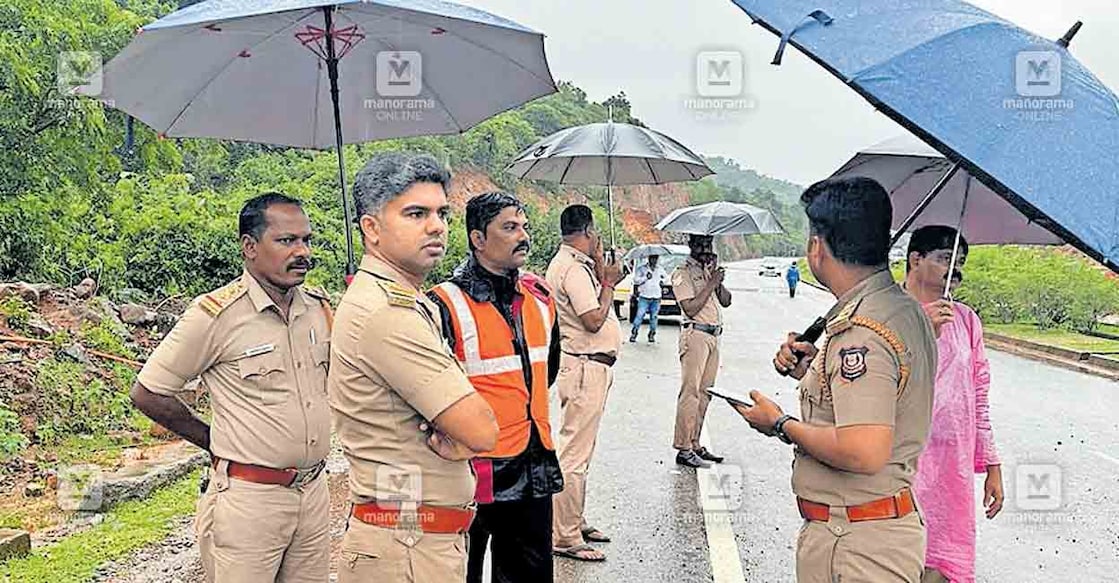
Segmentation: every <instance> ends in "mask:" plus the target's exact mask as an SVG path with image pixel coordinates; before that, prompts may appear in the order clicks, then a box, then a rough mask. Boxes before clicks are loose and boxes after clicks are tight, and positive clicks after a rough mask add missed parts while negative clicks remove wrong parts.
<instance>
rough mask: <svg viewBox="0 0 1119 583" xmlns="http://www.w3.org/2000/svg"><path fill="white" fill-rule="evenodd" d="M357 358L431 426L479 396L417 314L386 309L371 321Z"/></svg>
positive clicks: (375, 313)
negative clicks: (474, 395)
mask: <svg viewBox="0 0 1119 583" xmlns="http://www.w3.org/2000/svg"><path fill="white" fill-rule="evenodd" d="M368 318H369V321H368V322H367V323H366V326H365V327H364V330H363V331H362V334H361V337H360V347H361V348H360V351H359V353H358V354H356V355H355V357H356V360H357V365H358V368H360V369H363V370H362V372H363V373H364V374H366V375H367V376H370V377H374V378H375V377H376V376H379V377H380V378H382V379H384V381H385V383H386V384H387V385H388V386H389V387H391V388H392V390H393V391H395V392H396V393H397V394H398V395H400V397H401V398H402V399H404V401H406V402H407V403H408V404H409V405H410V406H411V407H412V408H413V409H415V410H416V411H419V413H420V415H422V416H423V417H424V418H425V419H427V420H429V421H431V420H434V419H435V418H436V417H438V416H439V414H440V413H442V412H443V411H445V410H447V408H449V407H450V406H451V405H454V404H455V403H457V402H458V401H459V400H461V399H462V398H463V397H466V396H467V395H470V394H472V393H474V387H473V386H472V385H471V384H470V379H468V378H467V377H466V373H465V372H463V370H462V367H461V366H460V365H459V363H458V361H457V360H455V359H454V357H452V356H451V355H450V354H449V353H448V352H447V350H446V349H445V348H444V345H443V339H442V338H440V337H439V336H437V335H436V334H435V333H434V332H433V331H432V329H431V326H430V325H429V324H428V323H427V321H425V320H424V318H423V316H421V315H420V314H419V313H418V312H416V311H414V310H407V309H401V308H397V307H387V308H384V309H382V310H378V311H377V312H374V313H372V314H370V315H369V316H368Z"/></svg>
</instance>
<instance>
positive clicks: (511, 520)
mask: <svg viewBox="0 0 1119 583" xmlns="http://www.w3.org/2000/svg"><path fill="white" fill-rule="evenodd" d="M526 227H527V218H526V217H525V211H524V207H523V205H521V203H520V201H518V200H517V199H516V198H514V197H513V196H511V195H509V194H506V193H502V192H491V193H487V194H483V195H480V196H477V197H475V198H473V199H471V200H470V202H469V203H467V205H466V229H467V237H468V240H469V244H470V253H469V254H468V255H467V257H466V259H465V260H464V261H463V262H462V264H460V265H459V266H458V267H457V268H456V269H455V271H454V274H453V275H452V276H451V278H450V280H448V281H446V282H444V283H441V284H439V285H438V286H436V287H435V288H434V289H433V290H432V291H431V292H429V295H430V296H431V298H432V299H433V300H434V301H435V303H436V304H437V305H438V306H439V309H440V313H441V316H442V322H443V335H444V337H446V339H447V341H448V342H449V343H450V345H451V348H452V350H453V351H454V353H455V356H456V358H458V359H459V360H460V361H461V362H462V363H463V366H464V368H465V369H466V373H467V376H469V377H470V381H471V383H472V384H473V385H474V388H475V389H476V390H477V391H478V393H479V394H481V395H482V396H483V397H484V398H485V399H486V400H487V401H488V402H489V403H490V406H491V407H492V408H493V410H494V413H495V415H496V416H497V421H498V426H499V428H500V433H499V435H498V444H497V447H496V448H495V449H494V450H493V451H490V452H486V453H483V454H482V455H481V456H480V457H478V458H476V459H475V460H473V464H474V470H475V473H476V474H477V476H478V489H477V491H476V494H475V501H476V502H477V503H478V513H477V516H476V518H475V520H474V523H473V525H472V526H471V527H470V536H469V542H468V547H469V549H468V551H469V557H470V558H469V563H468V567H467V578H466V579H467V581H468V582H471V583H480V582H481V581H482V564H483V561H484V557H485V552H486V543H487V542H488V541H490V539H491V538H492V543H491V556H492V557H493V581H495V582H506V581H509V582H518V581H534V582H535V581H552V552H551V551H552V547H551V543H552V539H551V529H552V495H553V494H555V493H557V492H560V491H561V490H563V474H562V473H561V471H560V465H559V461H558V459H557V458H556V453H555V447H554V446H553V445H552V435H551V433H552V432H551V425H550V422H549V418H548V387H549V386H550V385H551V384H552V383H553V382H554V381H555V377H556V374H557V373H558V370H559V357H560V349H559V331H558V328H557V324H556V311H555V307H554V305H553V302H552V298H551V294H550V292H549V290H548V287H547V284H546V283H545V282H544V280H543V279H542V278H540V277H538V276H536V275H533V274H531V273H524V272H520V271H519V270H520V267H521V266H523V265H524V263H525V261H526V260H527V258H528V252H529V249H530V245H531V243H530V240H529V235H528V232H527V230H526Z"/></svg>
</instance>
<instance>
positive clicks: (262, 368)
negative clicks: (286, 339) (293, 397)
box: [237, 350, 290, 405]
mask: <svg viewBox="0 0 1119 583" xmlns="http://www.w3.org/2000/svg"><path fill="white" fill-rule="evenodd" d="M286 368H287V367H286V366H285V363H284V358H283V356H282V355H281V354H280V353H279V352H278V351H275V350H274V351H272V352H267V353H264V354H257V355H255V356H248V357H245V358H242V359H241V360H239V361H237V370H238V372H239V373H240V375H241V379H242V380H244V381H245V391H246V393H248V394H249V396H250V397H251V398H255V399H256V400H258V401H260V402H261V403H263V404H265V405H279V404H282V403H285V402H286V401H287V399H288V396H289V394H290V390H289V388H288V382H287V381H288V377H287V370H286Z"/></svg>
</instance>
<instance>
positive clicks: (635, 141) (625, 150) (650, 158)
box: [506, 122, 715, 247]
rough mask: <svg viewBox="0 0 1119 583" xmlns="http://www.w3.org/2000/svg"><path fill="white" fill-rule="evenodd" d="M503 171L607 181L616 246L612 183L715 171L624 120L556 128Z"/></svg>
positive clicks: (661, 180) (560, 179)
mask: <svg viewBox="0 0 1119 583" xmlns="http://www.w3.org/2000/svg"><path fill="white" fill-rule="evenodd" d="M506 171H508V172H510V173H512V174H513V175H514V176H516V177H517V178H521V179H531V180H546V181H549V182H558V183H560V184H598V185H603V186H606V188H607V201H608V204H609V206H610V209H609V210H610V245H611V247H612V246H613V245H614V192H613V187H614V186H622V185H630V184H665V183H668V182H687V181H691V180H699V179H701V178H703V177H704V176H710V175H712V174H714V173H715V172H714V171H713V170H711V169H710V168H708V167H707V164H706V163H704V161H703V159H702V158H700V157H699V156H697V155H696V154H695V153H694V152H692V151H691V150H689V149H688V148H686V147H684V145H682V144H681V143H680V142H677V141H676V140H674V139H672V138H670V137H668V136H666V135H664V134H662V133H660V132H657V131H654V130H651V129H649V128H643V127H638V126H635V125H631V124H627V123H614V122H605V123H592V124H587V125H581V126H576V127H572V128H567V129H563V130H560V131H558V132H556V133H554V134H552V135H550V136H548V137H546V138H544V139H542V140H540V141H538V142H536V143H535V144H533V145H531V146H529V147H528V148H525V150H524V151H523V152H521V153H520V154H518V155H517V157H516V158H515V159H514V160H513V162H512V163H510V164H509V166H508V167H506Z"/></svg>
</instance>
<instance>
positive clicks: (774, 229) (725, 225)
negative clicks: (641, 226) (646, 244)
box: [655, 200, 785, 235]
mask: <svg viewBox="0 0 1119 583" xmlns="http://www.w3.org/2000/svg"><path fill="white" fill-rule="evenodd" d="M655 228H656V229H657V230H658V231H672V232H674V233H689V234H692V235H770V234H777V233H784V232H785V229H784V228H783V227H782V226H781V223H779V222H778V221H777V217H775V216H773V213H771V212H769V211H768V210H766V209H763V208H759V207H756V206H754V205H750V204H746V203H743V202H726V201H721V200H720V201H715V202H709V203H706V204H700V205H696V206H687V207H684V208H678V209H676V210H674V211H672V212H671V213H668V216H666V217H664V218H663V219H661V221H660V222H659V223H657V225H656V227H655Z"/></svg>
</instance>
